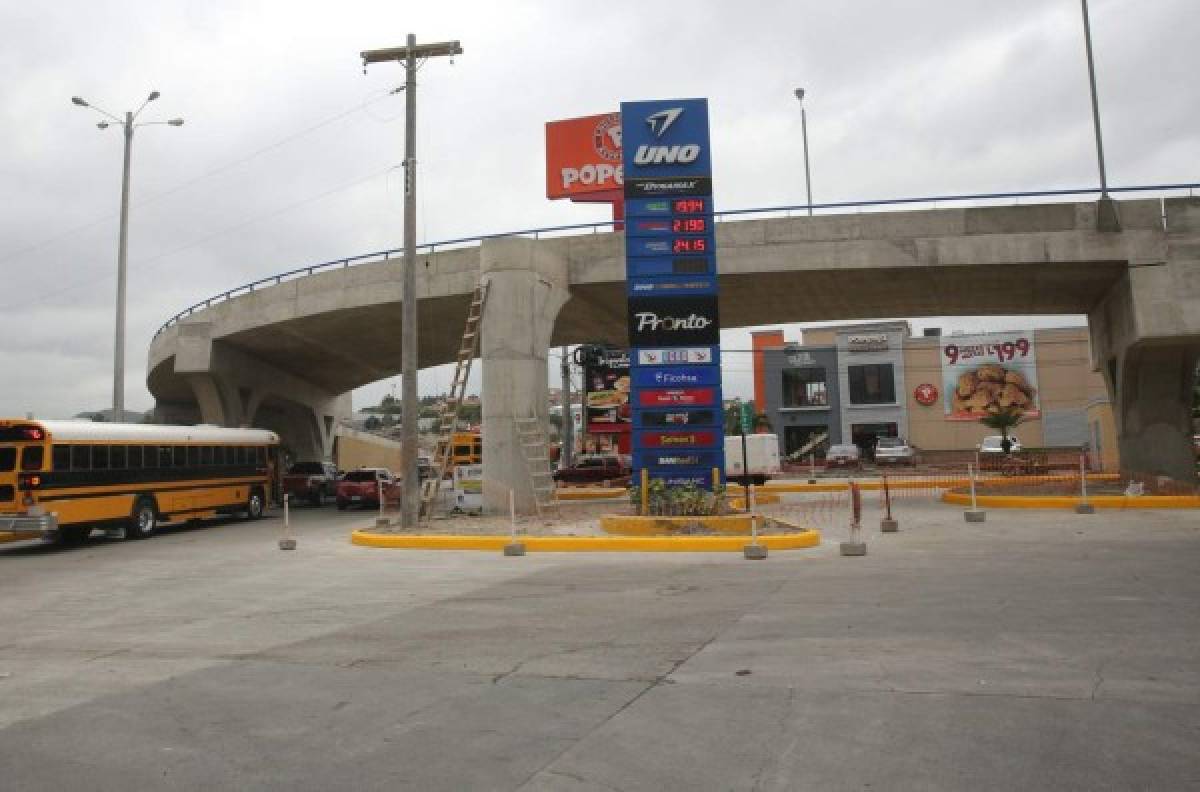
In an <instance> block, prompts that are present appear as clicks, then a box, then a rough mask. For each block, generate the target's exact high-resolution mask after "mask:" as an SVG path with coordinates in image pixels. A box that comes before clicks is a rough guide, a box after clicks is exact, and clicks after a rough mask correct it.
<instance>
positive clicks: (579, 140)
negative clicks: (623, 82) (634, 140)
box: [546, 113, 624, 199]
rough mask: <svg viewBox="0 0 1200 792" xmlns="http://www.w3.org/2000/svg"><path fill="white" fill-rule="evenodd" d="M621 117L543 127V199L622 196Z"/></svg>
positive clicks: (598, 117)
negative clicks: (544, 129)
mask: <svg viewBox="0 0 1200 792" xmlns="http://www.w3.org/2000/svg"><path fill="white" fill-rule="evenodd" d="M623 185H624V179H623V178H622V166H621V114H620V113H604V114H602V115H594V116H585V117H583V118H568V119H566V120H563V121H550V122H548V123H547V124H546V197H547V198H552V199H553V198H570V197H573V196H586V195H591V194H595V193H612V192H614V191H616V193H617V194H619V193H620V192H621V189H622V187H623Z"/></svg>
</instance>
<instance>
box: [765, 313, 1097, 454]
mask: <svg viewBox="0 0 1200 792" xmlns="http://www.w3.org/2000/svg"><path fill="white" fill-rule="evenodd" d="M752 338H753V349H754V354H753V358H754V398H755V403H756V406H757V408H758V411H759V412H760V413H763V414H765V415H766V416H767V419H768V421H769V422H770V425H771V427H772V430H773V431H774V432H775V434H777V435H778V436H779V442H780V453H781V455H783V456H785V457H788V456H790V457H791V459H792V460H793V461H798V460H802V459H803V460H806V459H807V458H808V455H809V454H810V453H815V454H816V455H817V457H818V458H819V457H820V456H821V455H822V454H823V452H824V450H825V449H827V448H828V447H829V446H830V445H832V444H839V443H854V444H855V445H857V446H859V448H860V449H862V451H863V452H864V453H865V454H866V455H867V456H868V457H869V455H870V453H871V450H872V449H873V448H874V445H875V439H876V438H877V437H880V436H887V437H902V438H905V439H906V440H907V441H908V442H909V443H910V444H911V445H913V446H915V447H917V448H918V449H919V450H920V452H921V454H922V456H923V457H925V458H926V459H936V458H937V457H939V456H946V457H952V456H954V455H955V454H961V453H962V452H972V451H974V450H975V448H976V446H977V444H979V443H980V442H981V441H982V439H983V438H984V437H985V436H987V435H992V434H996V430H994V429H989V428H988V427H986V426H984V425H983V424H982V423H981V422H980V419H981V418H982V417H984V416H985V415H987V414H988V413H989V412H996V411H998V410H1001V409H1004V410H1008V409H1016V410H1019V411H1021V412H1022V413H1023V415H1024V418H1023V420H1022V422H1021V423H1020V425H1019V426H1017V427H1016V429H1014V430H1013V434H1015V435H1016V436H1017V437H1018V438H1019V439H1020V442H1021V444H1022V445H1023V446H1024V447H1025V448H1043V449H1049V450H1053V451H1068V450H1073V451H1078V450H1079V449H1081V448H1085V447H1086V448H1087V449H1088V450H1089V451H1090V458H1091V459H1092V460H1093V465H1094V466H1095V467H1103V468H1105V469H1116V466H1117V454H1116V430H1115V426H1114V424H1113V417H1112V411H1111V407H1110V405H1109V401H1108V396H1107V392H1106V390H1105V387H1104V381H1103V379H1102V378H1101V376H1100V375H1099V374H1098V373H1096V372H1094V371H1092V369H1091V362H1090V355H1089V350H1088V332H1087V328H1086V327H1067V328H1053V329H1040V330H1015V331H1006V332H995V333H983V334H971V335H941V334H940V333H939V332H938V331H937V330H935V329H930V330H928V331H926V335H923V336H913V335H912V332H911V328H910V326H909V324H908V322H873V323H867V324H853V325H840V326H837V327H827V328H817V329H807V330H805V331H804V332H803V338H802V341H797V342H789V341H787V340H786V339H785V338H784V335H783V331H782V330H765V331H758V332H754V333H753V334H752Z"/></svg>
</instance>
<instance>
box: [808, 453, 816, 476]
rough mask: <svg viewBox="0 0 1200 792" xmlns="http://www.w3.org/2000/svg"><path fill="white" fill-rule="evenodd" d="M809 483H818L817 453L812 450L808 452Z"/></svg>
mask: <svg viewBox="0 0 1200 792" xmlns="http://www.w3.org/2000/svg"><path fill="white" fill-rule="evenodd" d="M808 483H809V484H815V483H817V455H816V454H815V453H813V452H812V451H810V452H808Z"/></svg>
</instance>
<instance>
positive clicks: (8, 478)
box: [0, 424, 46, 513]
mask: <svg viewBox="0 0 1200 792" xmlns="http://www.w3.org/2000/svg"><path fill="white" fill-rule="evenodd" d="M45 462H46V432H45V430H44V429H42V428H41V427H40V426H29V425H24V426H22V425H20V424H16V425H12V424H10V425H0V513H5V512H7V513H12V512H25V511H27V509H28V506H29V505H32V500H33V499H32V495H29V496H28V500H29V503H26V498H25V497H24V496H23V495H22V491H21V487H20V484H19V478H20V476H21V474H22V473H24V474H25V475H30V474H37V473H40V472H41V471H42V468H43V466H44V465H45Z"/></svg>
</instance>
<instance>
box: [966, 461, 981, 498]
mask: <svg viewBox="0 0 1200 792" xmlns="http://www.w3.org/2000/svg"><path fill="white" fill-rule="evenodd" d="M967 480H968V481H969V482H970V483H971V508H972V509H978V508H979V505H978V504H977V503H976V502H975V469H974V468H972V467H971V464H970V463H967Z"/></svg>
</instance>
